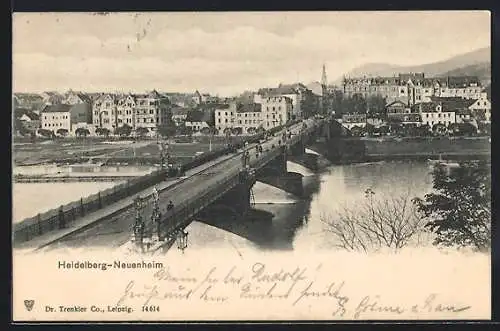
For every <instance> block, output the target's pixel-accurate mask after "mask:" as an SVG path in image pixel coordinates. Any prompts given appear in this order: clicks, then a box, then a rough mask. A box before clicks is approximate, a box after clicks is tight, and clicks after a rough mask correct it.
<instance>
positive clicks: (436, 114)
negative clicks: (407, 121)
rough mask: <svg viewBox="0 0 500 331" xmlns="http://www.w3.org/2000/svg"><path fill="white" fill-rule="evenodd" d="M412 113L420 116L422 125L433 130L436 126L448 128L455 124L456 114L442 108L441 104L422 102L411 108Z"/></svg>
mask: <svg viewBox="0 0 500 331" xmlns="http://www.w3.org/2000/svg"><path fill="white" fill-rule="evenodd" d="M413 111H414V112H415V113H416V112H418V113H419V114H420V117H421V120H422V125H429V127H430V128H433V127H434V126H435V125H436V124H442V125H444V126H445V127H448V126H449V125H450V124H452V123H456V122H457V121H456V112H455V111H454V110H451V109H450V108H447V107H443V104H442V103H441V102H422V103H417V104H415V105H414V106H413Z"/></svg>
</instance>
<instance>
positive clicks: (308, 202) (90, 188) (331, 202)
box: [13, 161, 432, 250]
mask: <svg viewBox="0 0 500 331" xmlns="http://www.w3.org/2000/svg"><path fill="white" fill-rule="evenodd" d="M288 170H289V171H294V172H299V173H301V174H303V175H304V178H303V184H304V189H305V198H304V199H298V198H296V197H294V196H293V195H291V194H288V193H286V192H283V191H280V190H278V189H276V188H274V187H272V186H269V185H266V184H263V183H259V182H258V183H257V184H256V185H255V186H254V187H253V194H254V199H253V201H252V203H254V209H255V210H257V212H254V213H252V215H251V216H250V217H249V219H247V220H246V221H244V222H242V221H234V220H224V219H221V218H219V217H216V219H215V218H211V219H209V220H208V219H206V220H198V221H195V222H193V223H191V225H189V226H188V228H187V231H188V232H189V246H190V247H192V248H195V249H196V248H202V247H203V248H207V247H212V248H223V247H227V245H228V244H229V245H233V246H239V247H253V248H256V249H258V250H310V249H312V250H315V249H330V248H331V247H332V246H333V243H332V235H331V234H330V233H329V232H328V231H325V222H324V221H323V220H325V219H327V220H331V219H334V218H335V217H336V216H335V215H336V212H337V211H339V210H341V209H342V208H344V207H347V208H353V207H354V208H356V206H359V205H360V204H361V203H365V202H366V197H365V193H364V192H365V190H366V189H368V188H371V189H372V190H373V191H374V192H375V196H377V197H381V196H385V195H390V196H400V195H403V194H407V195H409V196H410V197H416V196H423V195H424V194H425V193H426V192H428V191H429V190H430V189H431V187H432V178H431V175H430V173H429V171H430V168H429V166H428V164H427V163H426V162H417V161H397V162H396V161H395V162H380V163H364V164H352V165H331V166H329V167H327V168H326V169H325V170H323V171H322V172H320V173H313V172H311V171H310V170H308V169H306V168H304V167H302V166H300V165H297V164H295V163H291V162H288ZM112 185H114V184H113V183H53V184H46V183H44V184H14V188H13V193H14V194H13V197H14V213H13V215H14V221H19V220H22V219H23V218H24V217H29V216H32V215H34V214H36V213H38V212H43V211H45V210H48V209H51V208H54V207H57V206H59V205H61V204H64V203H67V202H70V201H73V200H76V199H78V198H79V197H80V196H81V195H84V196H87V195H90V194H94V193H96V192H97V191H98V190H100V189H105V188H108V187H110V186H112ZM82 242H85V241H84V240H83V241H82Z"/></svg>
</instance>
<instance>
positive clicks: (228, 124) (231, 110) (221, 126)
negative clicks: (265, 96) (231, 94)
mask: <svg viewBox="0 0 500 331" xmlns="http://www.w3.org/2000/svg"><path fill="white" fill-rule="evenodd" d="M262 109H263V106H262V105H261V104H258V103H240V102H232V103H230V104H229V105H228V107H227V108H219V109H216V110H215V128H216V129H217V131H218V132H219V134H221V135H222V134H227V132H235V131H238V132H239V133H240V134H253V133H255V131H256V130H257V129H259V128H260V127H264V124H263V116H265V115H264V112H263V110H262Z"/></svg>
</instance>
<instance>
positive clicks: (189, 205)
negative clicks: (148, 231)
mask: <svg viewBox="0 0 500 331" xmlns="http://www.w3.org/2000/svg"><path fill="white" fill-rule="evenodd" d="M238 183H239V174H236V175H232V176H229V177H227V178H225V179H223V180H220V181H217V182H216V183H215V185H213V186H211V187H208V188H206V189H204V190H202V191H200V192H198V193H197V194H196V195H195V196H194V197H192V198H190V199H188V200H186V201H184V202H182V203H181V204H180V205H177V206H175V207H174V209H173V211H171V212H170V213H169V214H167V215H166V217H165V218H164V219H163V220H162V223H161V228H160V229H161V232H162V233H163V234H164V235H168V234H172V233H174V232H175V230H177V229H179V228H182V227H184V226H186V225H187V224H188V223H189V222H190V221H191V218H192V217H193V216H195V215H196V214H197V213H199V212H200V211H201V210H202V209H203V208H205V207H207V206H208V205H210V204H211V203H213V202H214V201H216V200H217V199H218V198H220V197H221V196H222V195H223V194H224V193H226V192H228V191H229V190H231V189H232V188H234V187H235V186H236V185H237V184H238Z"/></svg>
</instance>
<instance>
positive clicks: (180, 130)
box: [176, 123, 193, 136]
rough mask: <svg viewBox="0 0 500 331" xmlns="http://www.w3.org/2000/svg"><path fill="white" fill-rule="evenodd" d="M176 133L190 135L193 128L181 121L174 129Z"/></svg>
mask: <svg viewBox="0 0 500 331" xmlns="http://www.w3.org/2000/svg"><path fill="white" fill-rule="evenodd" d="M176 134H178V135H181V136H186V135H187V136H190V135H192V134H193V129H192V128H191V127H190V126H186V124H185V123H181V124H179V126H178V127H177V129H176Z"/></svg>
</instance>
